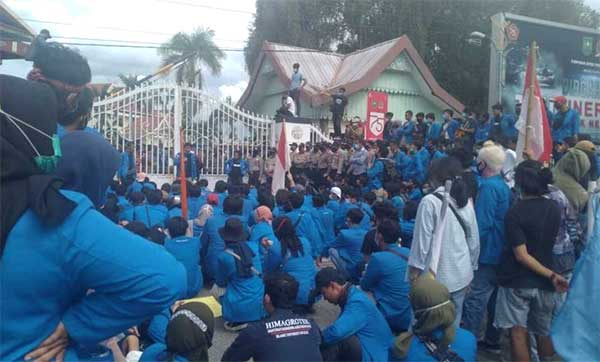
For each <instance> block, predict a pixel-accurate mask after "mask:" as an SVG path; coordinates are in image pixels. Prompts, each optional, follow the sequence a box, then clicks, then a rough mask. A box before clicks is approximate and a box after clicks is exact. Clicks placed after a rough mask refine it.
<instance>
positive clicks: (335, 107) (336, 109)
mask: <svg viewBox="0 0 600 362" xmlns="http://www.w3.org/2000/svg"><path fill="white" fill-rule="evenodd" d="M331 101H332V102H331V112H333V113H344V108H346V105H347V104H348V98H347V97H346V96H344V95H341V94H334V95H332V96H331Z"/></svg>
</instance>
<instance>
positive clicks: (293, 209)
mask: <svg viewBox="0 0 600 362" xmlns="http://www.w3.org/2000/svg"><path fill="white" fill-rule="evenodd" d="M303 203H304V193H303V192H293V193H291V194H290V200H289V205H288V206H286V212H285V214H284V215H285V216H287V217H289V218H290V220H292V224H293V225H294V228H295V229H296V232H297V233H298V236H301V237H304V238H306V239H307V240H308V241H309V242H310V246H311V252H312V255H313V257H315V258H316V257H317V256H318V255H319V250H321V249H322V248H323V241H322V240H321V235H320V234H319V229H318V227H317V225H316V224H315V222H314V220H313V217H312V215H311V214H310V213H309V212H307V211H305V210H303V209H302V204H303Z"/></svg>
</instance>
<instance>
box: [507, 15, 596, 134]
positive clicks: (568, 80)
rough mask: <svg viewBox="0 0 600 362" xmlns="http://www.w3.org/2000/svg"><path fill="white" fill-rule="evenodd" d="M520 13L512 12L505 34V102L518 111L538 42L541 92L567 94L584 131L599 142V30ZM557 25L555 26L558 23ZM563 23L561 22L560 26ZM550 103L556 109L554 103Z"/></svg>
mask: <svg viewBox="0 0 600 362" xmlns="http://www.w3.org/2000/svg"><path fill="white" fill-rule="evenodd" d="M527 19H530V18H524V17H518V16H515V17H514V18H513V17H510V16H507V17H506V19H505V22H504V34H505V36H506V40H507V44H506V48H505V49H504V56H505V63H504V64H505V66H504V70H505V72H504V82H503V83H504V87H503V90H502V103H503V105H504V107H505V109H507V110H509V111H510V112H514V106H515V100H517V99H519V98H520V96H521V95H522V93H523V86H524V84H523V82H524V80H525V68H526V67H527V54H528V52H529V46H530V44H531V42H532V41H534V40H535V41H536V42H537V43H538V47H539V50H538V64H537V70H536V71H537V76H538V80H539V83H540V87H541V90H542V96H543V97H544V98H546V99H547V100H551V99H552V98H553V97H555V96H558V95H564V96H565V97H566V98H567V100H568V102H569V106H570V107H571V108H574V109H575V110H577V111H578V112H579V114H580V115H581V127H580V132H581V133H588V134H590V135H591V136H592V137H593V138H594V139H596V140H597V141H600V33H597V32H594V31H593V30H590V31H588V32H586V31H583V30H581V29H582V28H576V27H570V26H564V25H562V24H558V23H550V22H546V21H539V20H537V19H531V20H527ZM553 24H556V25H553ZM561 25H562V26H561ZM548 105H549V108H550V110H551V111H554V109H553V105H552V103H549V104H548Z"/></svg>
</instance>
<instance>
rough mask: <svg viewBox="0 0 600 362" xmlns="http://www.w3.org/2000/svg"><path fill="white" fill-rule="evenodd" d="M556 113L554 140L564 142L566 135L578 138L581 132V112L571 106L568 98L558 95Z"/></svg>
mask: <svg viewBox="0 0 600 362" xmlns="http://www.w3.org/2000/svg"><path fill="white" fill-rule="evenodd" d="M554 108H555V109H556V113H554V116H553V117H552V140H553V141H554V142H556V143H560V142H562V141H563V140H564V139H565V138H566V137H573V138H575V139H577V135H578V134H579V125H580V123H581V120H580V119H579V113H577V111H576V110H574V109H572V108H571V107H569V105H568V104H567V98H565V97H564V96H558V97H555V98H554Z"/></svg>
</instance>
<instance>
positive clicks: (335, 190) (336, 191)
mask: <svg viewBox="0 0 600 362" xmlns="http://www.w3.org/2000/svg"><path fill="white" fill-rule="evenodd" d="M330 192H331V193H332V194H334V195H335V196H337V197H338V198H340V199H341V198H342V189H340V188H339V187H337V186H335V187H332V188H331V191H330Z"/></svg>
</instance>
